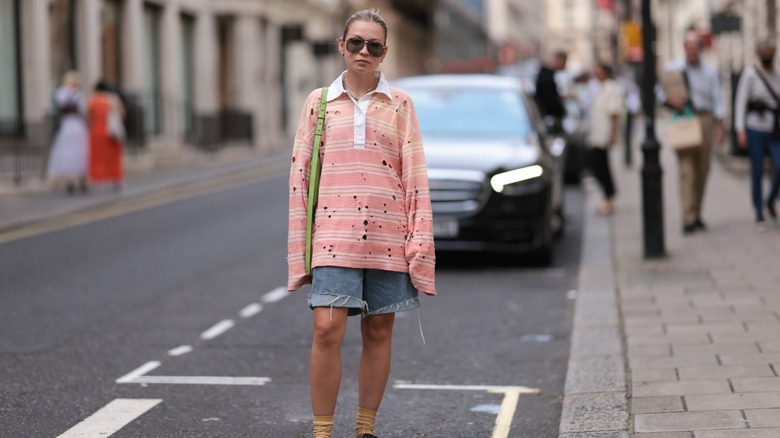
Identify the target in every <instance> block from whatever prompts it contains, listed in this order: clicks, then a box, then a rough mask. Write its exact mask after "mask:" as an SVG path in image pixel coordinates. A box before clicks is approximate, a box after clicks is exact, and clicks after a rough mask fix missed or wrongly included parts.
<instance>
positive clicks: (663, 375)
mask: <svg viewBox="0 0 780 438" xmlns="http://www.w3.org/2000/svg"><path fill="white" fill-rule="evenodd" d="M675 380H679V379H678V378H677V371H676V370H675V369H674V368H643V367H638V368H632V369H631V381H632V382H670V381H675Z"/></svg>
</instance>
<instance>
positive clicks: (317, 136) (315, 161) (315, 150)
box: [304, 87, 328, 275]
mask: <svg viewBox="0 0 780 438" xmlns="http://www.w3.org/2000/svg"><path fill="white" fill-rule="evenodd" d="M327 105H328V87H322V97H321V98H320V111H319V113H318V114H317V130H316V131H315V132H314V142H313V144H312V147H311V167H310V169H309V197H308V202H307V203H306V252H305V257H304V267H305V269H306V275H311V249H312V248H311V245H312V242H311V235H312V227H313V226H314V212H315V211H316V210H317V197H318V195H319V191H320V172H321V171H322V165H321V163H320V143H321V141H322V128H323V126H324V125H325V108H326V107H327Z"/></svg>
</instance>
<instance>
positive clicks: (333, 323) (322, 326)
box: [313, 309, 347, 348]
mask: <svg viewBox="0 0 780 438" xmlns="http://www.w3.org/2000/svg"><path fill="white" fill-rule="evenodd" d="M333 310H337V309H333ZM321 313H323V312H320V314H317V313H315V316H314V336H313V342H314V344H315V345H317V346H319V347H323V348H334V347H335V348H337V347H339V346H341V341H342V339H344V332H345V331H346V325H347V320H346V315H344V316H343V317H341V315H335V314H334V315H333V317H330V315H324V316H323V315H322V314H321ZM339 313H340V312H339Z"/></svg>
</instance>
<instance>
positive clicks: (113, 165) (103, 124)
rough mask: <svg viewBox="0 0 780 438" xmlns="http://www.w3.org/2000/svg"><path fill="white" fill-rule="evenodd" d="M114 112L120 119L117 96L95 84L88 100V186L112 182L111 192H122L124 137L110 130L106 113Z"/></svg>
mask: <svg viewBox="0 0 780 438" xmlns="http://www.w3.org/2000/svg"><path fill="white" fill-rule="evenodd" d="M111 111H116V112H117V113H118V114H119V117H120V120H121V119H123V118H124V107H123V105H122V101H121V100H120V99H119V97H118V96H117V95H116V94H114V93H113V92H112V91H111V88H110V87H109V86H108V84H106V83H105V82H104V81H98V83H97V85H96V86H95V92H94V94H93V95H92V97H91V98H90V100H89V106H88V114H89V180H90V182H92V183H113V185H114V191H117V192H118V191H120V190H121V189H122V180H123V179H124V172H123V169H122V150H123V144H122V143H123V141H124V136H123V135H122V133H119V135H117V133H116V132H112V130H111V129H110V126H109V125H110V122H109V118H110V116H109V115H110V113H111Z"/></svg>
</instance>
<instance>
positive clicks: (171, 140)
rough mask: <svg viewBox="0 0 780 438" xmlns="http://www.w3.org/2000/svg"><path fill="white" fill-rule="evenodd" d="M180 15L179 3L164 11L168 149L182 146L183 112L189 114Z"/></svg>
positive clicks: (169, 4)
mask: <svg viewBox="0 0 780 438" xmlns="http://www.w3.org/2000/svg"><path fill="white" fill-rule="evenodd" d="M180 14H181V10H180V7H179V3H178V1H175V0H171V1H168V2H167V3H166V5H165V9H164V10H163V15H162V23H161V28H162V32H161V41H160V44H161V50H160V58H161V59H160V61H161V62H160V68H161V72H160V73H161V82H162V83H161V91H162V104H163V107H162V110H163V123H164V126H163V130H164V134H165V137H166V139H167V140H168V141H166V142H165V143H166V146H168V147H176V146H177V145H179V144H180V141H179V140H180V135H181V131H182V126H181V121H182V112H183V111H184V110H185V108H184V102H183V100H184V98H183V96H182V95H181V90H182V88H181V84H180V82H181V78H182V71H181V70H182V62H181V60H182V54H181V51H182V43H181V17H180Z"/></svg>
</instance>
